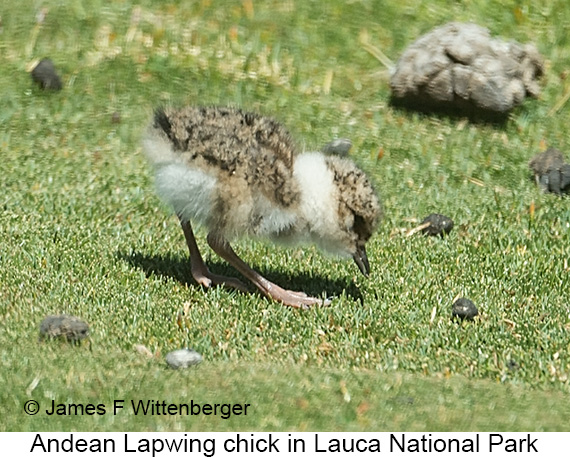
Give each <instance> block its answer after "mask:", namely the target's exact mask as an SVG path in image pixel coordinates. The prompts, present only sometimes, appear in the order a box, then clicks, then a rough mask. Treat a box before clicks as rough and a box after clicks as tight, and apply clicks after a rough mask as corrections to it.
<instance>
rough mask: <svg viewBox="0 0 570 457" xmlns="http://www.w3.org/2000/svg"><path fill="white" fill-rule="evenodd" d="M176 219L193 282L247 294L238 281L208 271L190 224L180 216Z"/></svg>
mask: <svg viewBox="0 0 570 457" xmlns="http://www.w3.org/2000/svg"><path fill="white" fill-rule="evenodd" d="M178 218H179V219H180V225H181V226H182V231H183V232H184V237H185V238H186V244H187V245H188V250H189V251H190V271H191V273H192V277H193V278H194V280H195V281H196V282H197V283H198V284H200V285H202V286H204V287H206V288H209V287H212V286H217V285H223V286H227V287H231V288H234V289H237V290H241V291H242V292H248V289H247V286H246V285H245V284H244V283H243V282H241V281H240V280H239V279H237V278H229V277H226V276H220V275H215V274H213V273H211V272H210V270H208V267H207V266H206V264H205V263H204V260H203V259H202V254H200V251H199V250H198V245H197V244H196V238H194V232H193V231H192V226H191V225H190V222H189V221H185V220H183V219H182V218H181V217H180V216H179V217H178Z"/></svg>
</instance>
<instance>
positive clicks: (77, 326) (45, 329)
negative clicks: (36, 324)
mask: <svg viewBox="0 0 570 457" xmlns="http://www.w3.org/2000/svg"><path fill="white" fill-rule="evenodd" d="M87 336H89V325H87V323H86V322H84V321H82V320H81V319H79V318H78V317H75V316H70V315H68V314H58V315H53V316H46V317H45V319H44V320H43V321H42V322H41V323H40V341H41V340H44V339H45V338H54V339H55V338H63V339H66V340H67V341H69V342H70V343H78V342H79V341H81V340H83V339H84V338H87Z"/></svg>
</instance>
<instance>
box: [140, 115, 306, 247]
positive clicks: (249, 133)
mask: <svg viewBox="0 0 570 457" xmlns="http://www.w3.org/2000/svg"><path fill="white" fill-rule="evenodd" d="M150 136H151V139H150V140H148V139H147V141H146V143H147V144H146V149H147V155H148V156H149V158H150V160H151V162H153V163H154V164H155V166H156V167H157V184H158V186H159V193H161V194H162V197H163V198H164V199H165V200H166V201H167V202H168V203H170V204H172V205H173V206H174V209H175V211H176V212H177V213H178V214H179V215H180V214H181V213H182V214H183V215H185V214H187V216H188V217H187V218H188V219H190V218H195V219H198V221H199V222H201V223H202V224H204V225H206V226H208V227H209V228H212V227H215V228H217V229H218V230H219V231H221V232H226V233H225V234H226V235H227V236H228V237H230V238H231V237H232V235H231V234H230V233H229V232H235V231H239V230H238V227H239V226H241V227H248V228H249V229H250V230H253V231H255V221H256V220H257V219H260V218H261V217H262V214H258V213H259V211H260V207H267V203H260V202H259V200H260V199H262V200H263V201H264V202H266V201H267V202H269V204H270V206H272V207H275V208H280V209H283V210H287V209H289V208H291V209H292V208H294V207H295V206H296V205H297V204H298V201H299V196H300V192H299V189H298V184H297V183H296V181H295V180H294V179H293V162H294V156H295V155H296V153H297V151H296V147H295V144H294V142H293V140H292V138H291V136H290V134H289V132H288V131H287V130H286V129H285V128H284V127H283V126H282V125H280V124H279V123H277V122H276V121H274V120H273V119H271V118H267V117H264V116H261V115H259V114H256V113H248V112H244V111H242V110H240V109H234V108H226V107H194V106H190V107H184V108H172V107H168V108H160V109H157V110H156V111H155V114H154V119H153V123H152V126H151V132H150ZM181 165H183V168H182V167H181ZM161 168H163V172H164V173H166V175H167V176H165V177H163V179H162V181H163V184H162V187H163V188H164V189H163V191H162V192H161V191H160V187H161V183H160V182H159V181H160V180H161V178H160V173H161V170H160V169H161Z"/></svg>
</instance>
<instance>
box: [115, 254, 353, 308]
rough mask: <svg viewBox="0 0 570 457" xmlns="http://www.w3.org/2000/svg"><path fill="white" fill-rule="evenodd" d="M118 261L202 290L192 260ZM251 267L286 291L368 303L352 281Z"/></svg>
mask: <svg viewBox="0 0 570 457" xmlns="http://www.w3.org/2000/svg"><path fill="white" fill-rule="evenodd" d="M117 257H118V258H119V259H120V260H122V261H125V262H127V263H128V264H130V265H132V266H133V267H135V268H139V269H141V270H142V271H143V272H144V274H145V275H146V277H147V278H149V277H151V276H156V277H162V278H171V279H174V280H175V281H178V282H179V283H181V284H183V285H185V286H188V287H200V286H198V285H197V284H196V282H194V279H193V278H192V275H191V273H190V260H189V259H188V257H178V256H163V255H148V254H144V253H140V252H131V253H125V252H118V253H117ZM207 264H208V268H209V269H210V271H211V272H212V273H215V274H219V275H223V276H230V277H237V278H239V279H241V280H242V281H243V282H244V284H247V285H248V287H249V288H250V290H251V292H253V293H257V291H256V290H255V287H254V286H253V285H252V284H251V283H250V282H249V281H247V280H246V279H245V278H244V277H243V276H242V275H241V274H239V273H238V272H237V271H236V270H234V269H233V268H232V267H231V266H230V265H228V264H226V263H225V262H222V261H214V262H212V261H209V262H207ZM251 267H252V268H253V269H254V270H256V271H258V272H259V273H261V274H262V275H263V276H265V277H266V278H267V279H269V280H270V281H272V282H274V283H276V284H278V285H279V286H281V287H283V288H285V289H290V290H296V291H302V292H305V293H306V294H307V295H311V296H314V297H321V296H322V295H323V293H325V292H326V294H327V296H328V298H330V297H331V296H332V298H333V299H334V298H335V297H339V296H340V295H342V294H343V292H344V294H345V295H346V297H347V298H349V299H350V300H352V301H358V302H360V303H361V304H363V303H364V299H363V297H362V294H361V292H360V290H359V289H358V288H357V287H356V285H355V284H354V283H353V282H352V281H351V280H350V278H346V279H328V278H323V277H318V276H317V277H314V276H313V277H312V276H311V275H309V274H308V273H303V272H299V273H295V274H293V275H291V274H287V273H282V272H279V271H275V270H269V271H267V270H263V269H260V268H258V267H257V266H256V265H251Z"/></svg>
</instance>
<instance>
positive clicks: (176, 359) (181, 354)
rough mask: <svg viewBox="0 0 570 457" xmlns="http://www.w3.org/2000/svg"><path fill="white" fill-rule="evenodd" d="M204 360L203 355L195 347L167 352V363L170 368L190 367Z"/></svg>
mask: <svg viewBox="0 0 570 457" xmlns="http://www.w3.org/2000/svg"><path fill="white" fill-rule="evenodd" d="M201 361H202V356H201V355H200V354H199V353H198V352H196V351H195V350H194V349H178V350H176V351H172V352H169V353H168V354H166V363H167V364H168V366H169V367H170V368H173V369H174V370H178V369H179V368H188V367H189V366H192V365H197V364H198V363H200V362H201Z"/></svg>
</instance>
